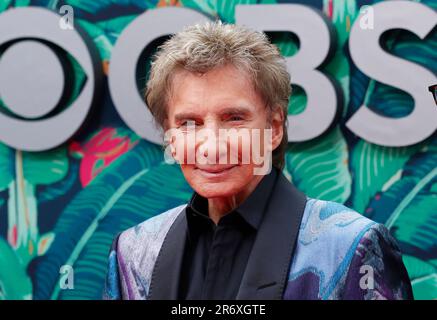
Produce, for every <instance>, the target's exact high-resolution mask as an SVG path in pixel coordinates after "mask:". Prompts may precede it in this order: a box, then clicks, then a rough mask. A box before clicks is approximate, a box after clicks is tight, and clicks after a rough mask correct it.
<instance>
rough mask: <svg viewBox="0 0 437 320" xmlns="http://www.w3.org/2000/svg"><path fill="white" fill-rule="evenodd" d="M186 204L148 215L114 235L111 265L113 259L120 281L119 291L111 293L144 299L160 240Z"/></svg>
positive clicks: (160, 244) (117, 295)
mask: <svg viewBox="0 0 437 320" xmlns="http://www.w3.org/2000/svg"><path fill="white" fill-rule="evenodd" d="M185 206H186V205H180V206H178V207H175V208H172V209H170V210H167V211H165V212H163V213H161V214H158V215H156V216H154V217H152V218H150V219H147V220H146V221H144V222H142V223H140V224H138V225H136V226H134V227H131V228H129V229H127V230H125V231H123V232H122V233H121V234H120V235H119V236H118V237H117V238H116V240H115V242H116V243H115V244H113V248H114V249H113V251H112V252H111V255H112V256H111V257H112V260H110V266H111V261H115V262H116V265H117V281H118V283H119V285H118V293H117V292H116V293H117V294H112V295H111V296H115V297H120V298H122V299H128V300H131V299H134V300H140V299H147V296H148V294H149V287H150V283H151V277H152V272H153V268H154V265H155V262H156V259H157V257H158V253H159V251H160V249H161V246H162V243H163V242H164V239H165V237H166V235H167V233H168V231H169V229H170V227H171V226H172V224H173V222H174V221H175V220H176V218H177V217H178V215H179V214H180V213H181V212H182V211H183V209H184V207H185ZM111 257H110V259H111ZM113 264H114V265H115V263H113ZM112 283H116V282H115V281H112ZM113 286H114V287H115V286H116V285H113ZM113 291H114V290H113Z"/></svg>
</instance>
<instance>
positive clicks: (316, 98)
mask: <svg viewBox="0 0 437 320" xmlns="http://www.w3.org/2000/svg"><path fill="white" fill-rule="evenodd" d="M371 8H372V10H371V11H370V12H371V13H372V16H373V17H374V21H373V18H372V21H373V22H372V25H371V28H363V26H362V23H361V22H363V21H367V20H368V18H369V17H368V15H369V13H368V12H369V10H367V11H363V12H362V13H361V15H362V16H361V17H360V18H357V20H356V22H355V23H354V24H353V25H352V28H351V31H350V34H349V39H348V40H349V43H348V45H349V52H350V56H351V60H352V61H353V62H354V63H355V65H356V66H357V68H359V69H360V70H361V71H362V72H363V73H364V74H366V75H367V76H368V77H369V78H372V79H375V80H376V81H379V82H381V83H385V84H388V85H391V86H393V87H396V88H399V89H401V90H403V91H405V92H407V93H409V94H410V96H412V97H413V99H414V110H413V112H411V114H409V115H407V116H405V117H402V118H396V119H395V118H390V117H386V116H383V115H380V114H378V113H376V112H374V111H372V110H371V109H370V108H369V107H368V106H366V105H365V104H363V105H362V106H361V107H360V108H359V109H358V110H356V112H355V113H354V114H353V115H352V116H351V117H350V119H348V120H347V121H346V122H345V125H346V127H347V128H348V129H349V130H350V131H352V132H353V133H355V134H356V135H357V136H359V137H360V138H362V139H365V140H366V141H369V142H371V143H375V144H379V145H384V146H397V147H399V146H407V145H412V144H415V143H418V142H420V141H422V140H424V139H426V138H427V137H429V136H430V135H431V134H433V132H434V131H435V130H436V128H437V109H436V108H435V106H434V105H433V102H432V101H430V99H429V98H428V92H427V90H426V88H427V87H428V86H429V83H435V82H437V80H436V77H435V75H434V74H433V72H431V71H430V70H428V69H426V68H425V67H424V66H421V65H418V64H414V63H412V62H410V61H407V60H403V59H400V58H398V57H393V56H391V55H389V54H388V53H387V52H385V51H384V49H383V48H382V47H381V45H380V42H379V40H380V38H381V36H382V34H383V33H384V32H386V31H388V30H391V29H396V28H401V29H405V30H409V31H410V32H413V33H414V34H416V35H417V36H418V37H419V38H421V39H424V38H425V37H426V36H427V35H428V34H429V33H430V32H431V31H432V29H433V28H434V27H435V25H436V23H437V13H436V12H435V11H434V10H433V9H432V8H430V7H427V6H426V5H423V4H420V3H415V2H411V1H396V3H394V2H392V1H384V2H380V3H377V4H375V5H373V6H371ZM64 9H65V10H64V11H63V12H62V13H66V15H65V16H60V15H58V14H56V13H54V12H52V11H49V10H47V9H44V8H38V7H25V8H16V9H10V10H7V11H5V12H4V13H1V14H0V30H2V31H3V30H6V31H7V32H2V33H0V100H1V101H2V102H3V104H4V105H6V107H7V110H3V109H0V141H1V142H3V143H5V144H7V145H9V146H11V147H13V148H16V149H21V150H26V151H43V150H48V149H51V148H54V147H57V146H59V145H60V144H62V143H64V142H65V141H67V140H68V139H69V138H70V137H71V136H73V135H74V133H75V132H76V131H77V130H78V129H79V128H80V127H81V125H82V124H83V123H84V121H85V120H86V117H87V116H88V114H89V113H90V109H91V107H92V105H93V104H95V103H96V102H97V100H98V99H97V97H98V96H99V91H100V90H99V89H100V85H101V84H102V81H103V76H102V70H101V69H102V68H101V65H100V63H101V62H100V57H99V55H98V52H97V49H96V48H95V45H94V43H93V41H92V39H90V37H89V36H88V35H87V34H86V33H85V32H84V31H82V30H81V29H80V27H79V26H77V25H74V27H73V25H72V22H73V21H72V18H73V15H72V12H71V10H66V9H68V8H64ZM61 10H62V8H61ZM366 19H367V20H366ZM206 21H210V19H209V17H207V16H206V15H204V14H202V13H199V12H197V11H194V10H191V9H187V8H180V7H169V8H160V9H154V10H147V11H146V12H144V13H143V14H141V15H140V16H138V17H137V18H136V19H134V20H133V21H132V22H131V23H130V24H129V25H128V26H127V27H126V28H125V29H124V30H123V32H122V33H121V34H120V36H119V37H118V39H117V42H116V44H115V46H114V48H113V49H112V51H111V61H110V68H109V75H108V84H109V92H110V95H111V99H112V102H113V103H114V106H115V108H116V110H117V112H118V113H119V115H120V117H121V118H122V119H123V121H124V122H125V123H126V124H127V125H128V126H129V127H130V128H131V129H132V130H133V131H134V132H135V133H136V134H138V135H139V136H140V137H143V138H145V139H146V140H149V141H151V142H154V143H157V144H161V143H162V141H163V139H162V132H161V131H159V130H157V129H156V126H155V125H154V122H153V117H152V115H151V114H150V112H149V110H148V109H147V108H146V106H145V102H144V99H143V98H142V96H141V94H140V91H141V90H142V89H143V88H141V85H139V84H138V80H137V79H138V70H139V65H140V62H141V61H142V60H143V59H144V57H145V52H146V51H147V50H146V49H147V47H148V46H149V45H150V44H152V43H155V42H156V40H157V39H163V38H164V37H167V36H168V35H170V34H174V33H176V32H178V31H179V30H182V29H183V28H184V27H185V26H187V25H192V24H195V23H199V22H200V23H201V22H206ZM235 21H236V23H237V24H243V25H246V26H248V27H251V28H253V29H256V30H259V31H272V32H273V31H284V30H285V31H290V32H292V33H294V34H296V35H297V37H298V38H299V41H300V46H299V50H298V52H297V53H296V54H295V55H293V56H291V57H285V60H286V64H287V68H288V69H289V71H290V73H291V78H292V81H293V84H294V85H297V86H300V87H301V88H303V90H304V91H305V93H306V95H307V104H306V107H305V109H304V111H303V112H301V113H299V114H297V115H289V116H288V121H289V123H290V125H289V127H288V140H289V141H290V142H302V141H308V140H311V139H313V138H316V137H318V136H320V135H322V134H324V133H325V132H326V131H328V130H329V128H331V127H332V126H333V124H334V122H335V121H338V119H339V117H338V115H339V114H340V113H341V109H342V103H341V102H342V100H343V93H342V92H341V89H340V86H339V85H338V83H336V81H335V80H333V79H332V78H331V77H329V76H328V75H326V74H325V73H324V71H323V70H320V66H322V65H323V64H325V63H326V62H327V61H328V60H329V59H330V57H331V56H332V53H333V52H334V51H335V49H336V48H335V42H336V41H335V33H334V29H333V26H332V24H331V22H330V21H328V20H327V19H326V18H325V17H323V15H322V14H321V13H320V12H318V11H317V10H314V9H312V8H310V7H308V6H305V5H300V4H280V5H278V4H277V5H237V6H236V8H235ZM66 53H67V54H69V55H71V56H72V57H73V58H74V59H75V60H76V61H77V62H78V63H79V64H80V66H81V68H82V69H83V71H84V73H85V75H86V81H85V82H84V85H83V87H82V88H81V90H80V92H79V94H78V95H77V98H76V99H75V100H74V101H71V100H72V99H71V98H72V93H71V91H72V89H71V88H72V87H73V86H74V84H75V81H74V78H73V76H74V72H72V70H71V66H69V65H68V63H66V60H67V59H65V54H66ZM411 75H414V77H413V76H411Z"/></svg>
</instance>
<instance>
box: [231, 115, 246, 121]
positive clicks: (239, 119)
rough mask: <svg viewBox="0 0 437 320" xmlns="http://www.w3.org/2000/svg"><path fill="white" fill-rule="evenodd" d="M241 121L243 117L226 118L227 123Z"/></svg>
mask: <svg viewBox="0 0 437 320" xmlns="http://www.w3.org/2000/svg"><path fill="white" fill-rule="evenodd" d="M241 120H243V117H240V116H238V115H235V116H231V117H229V118H228V121H241Z"/></svg>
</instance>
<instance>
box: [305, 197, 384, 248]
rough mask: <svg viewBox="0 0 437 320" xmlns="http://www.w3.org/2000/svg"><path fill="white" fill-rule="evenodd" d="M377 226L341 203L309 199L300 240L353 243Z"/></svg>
mask: <svg viewBox="0 0 437 320" xmlns="http://www.w3.org/2000/svg"><path fill="white" fill-rule="evenodd" d="M375 224H376V222H374V221H372V220H370V219H368V218H366V217H365V216H363V215H361V214H360V213H358V212H357V211H355V210H353V209H351V208H349V207H347V206H345V205H343V204H341V203H338V202H334V201H327V200H320V199H314V198H310V197H307V202H306V206H305V211H304V214H303V217H302V224H301V227H300V234H299V239H300V240H302V241H303V242H312V241H317V240H318V239H321V238H324V239H325V240H328V239H329V240H330V241H329V242H330V243H331V244H333V243H337V242H343V241H351V240H354V239H356V238H357V237H361V236H363V234H364V233H365V232H366V231H367V230H368V229H369V228H370V227H372V226H373V225H375Z"/></svg>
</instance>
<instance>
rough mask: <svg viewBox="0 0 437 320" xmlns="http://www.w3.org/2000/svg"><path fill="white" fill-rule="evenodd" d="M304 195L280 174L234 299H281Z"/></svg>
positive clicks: (304, 200) (297, 230)
mask: <svg viewBox="0 0 437 320" xmlns="http://www.w3.org/2000/svg"><path fill="white" fill-rule="evenodd" d="M305 204H306V195H305V194H304V193H302V192H301V191H299V190H298V189H297V188H296V187H295V186H294V185H293V184H291V183H290V182H289V181H288V180H287V179H286V178H285V177H284V175H283V174H282V173H281V172H279V173H278V177H277V182H276V184H275V187H274V190H273V192H272V194H271V198H270V201H269V204H268V207H267V211H266V212H265V214H264V218H263V221H262V223H261V226H260V228H259V230H258V234H257V236H256V239H255V243H254V244H253V248H252V252H251V254H250V257H249V261H248V263H247V267H246V271H245V272H244V275H243V278H242V281H241V285H240V289H239V291H238V294H237V299H243V300H244V299H264V300H274V299H282V295H283V291H284V288H285V285H286V283H287V281H288V273H289V268H290V263H291V261H292V257H293V252H294V248H295V242H296V239H297V235H298V233H299V228H300V224H301V220H302V216H303V212H304V209H305Z"/></svg>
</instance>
